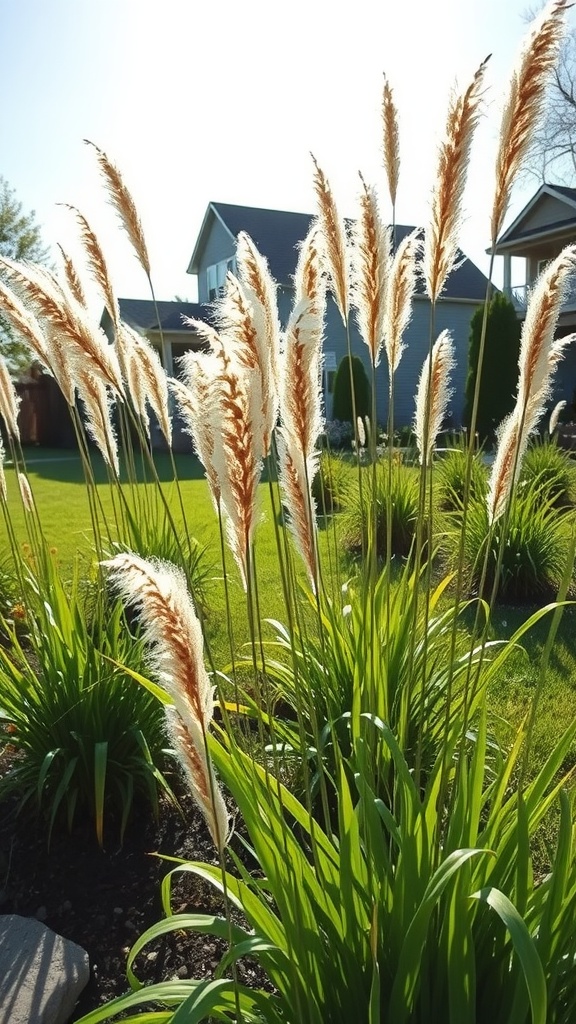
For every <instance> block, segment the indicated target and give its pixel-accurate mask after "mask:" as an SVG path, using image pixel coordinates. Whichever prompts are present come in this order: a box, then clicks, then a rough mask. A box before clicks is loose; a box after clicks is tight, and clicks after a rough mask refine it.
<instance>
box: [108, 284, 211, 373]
mask: <svg viewBox="0 0 576 1024" xmlns="http://www.w3.org/2000/svg"><path fill="white" fill-rule="evenodd" d="M118 305H119V306H120V317H121V319H122V320H123V321H124V322H125V323H127V324H128V326H129V327H132V328H133V329H134V330H135V331H137V332H138V333H139V334H143V335H144V336H145V337H146V338H147V339H148V341H149V342H150V343H151V344H152V345H154V348H156V349H157V350H158V352H159V354H160V357H161V359H162V365H163V366H164V369H165V370H166V371H167V372H168V373H169V374H175V373H177V370H178V358H179V357H180V356H183V355H184V353H185V352H189V351H190V350H191V349H192V350H197V349H199V348H201V347H202V346H201V345H200V343H199V342H198V340H197V338H196V336H195V334H194V332H193V331H191V330H190V328H189V327H187V326H186V324H185V323H184V321H183V317H190V319H193V320H209V318H210V310H209V309H208V308H207V307H206V306H203V305H201V304H200V303H198V302H177V301H176V302H156V303H154V302H153V301H152V299H119V300H118ZM101 324H102V327H103V328H104V330H105V331H106V334H107V335H108V337H109V338H112V334H113V331H112V321H111V319H110V316H109V314H108V312H107V311H105V312H104V314H103V316H102V320H101Z"/></svg>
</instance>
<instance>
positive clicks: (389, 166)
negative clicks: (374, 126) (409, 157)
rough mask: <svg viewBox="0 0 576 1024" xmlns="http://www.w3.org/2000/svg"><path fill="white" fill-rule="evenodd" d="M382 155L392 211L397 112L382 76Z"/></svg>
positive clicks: (397, 147) (396, 174) (396, 175)
mask: <svg viewBox="0 0 576 1024" xmlns="http://www.w3.org/2000/svg"><path fill="white" fill-rule="evenodd" d="M382 154H383V157H384V170H385V171H386V179H387V181H388V192H389V193H390V202H391V203H392V209H394V207H395V206H396V195H397V192H398V180H399V178H400V132H399V130H398V111H397V109H396V104H395V103H394V93H393V90H392V89H391V88H390V83H389V81H388V79H387V78H386V75H384V89H383V91H382Z"/></svg>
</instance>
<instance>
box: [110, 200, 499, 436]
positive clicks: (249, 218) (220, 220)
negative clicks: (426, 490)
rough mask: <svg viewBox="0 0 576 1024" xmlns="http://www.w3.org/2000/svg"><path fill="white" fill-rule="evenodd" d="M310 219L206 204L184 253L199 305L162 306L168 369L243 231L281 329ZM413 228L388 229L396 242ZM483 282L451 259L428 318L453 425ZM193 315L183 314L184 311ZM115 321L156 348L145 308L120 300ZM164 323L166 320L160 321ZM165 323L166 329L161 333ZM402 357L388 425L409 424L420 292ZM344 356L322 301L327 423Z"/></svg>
mask: <svg viewBox="0 0 576 1024" xmlns="http://www.w3.org/2000/svg"><path fill="white" fill-rule="evenodd" d="M312 220H313V218H312V216H311V215H310V214H304V213H287V212H285V211H281V210H263V209H258V208H254V207H248V206H234V205H230V204H227V203H210V204H209V205H208V208H207V210H206V214H205V216H204V220H203V222H202V226H201V228H200V232H199V235H198V239H197V241H196V245H195V247H194V251H193V253H192V257H191V260H190V264H189V266H188V273H190V274H195V275H196V276H197V278H198V298H199V305H195V304H191V303H188V304H178V303H176V302H174V303H167V302H162V303H159V306H160V307H161V317H160V319H161V321H162V325H163V335H164V343H163V361H164V365H165V366H166V367H167V368H170V367H172V366H173V364H174V361H175V357H176V355H177V354H179V353H180V352H181V351H183V350H184V348H185V346H186V345H188V347H193V346H194V340H193V339H194V335H193V333H191V332H190V330H189V329H188V328H185V329H184V330H183V331H178V330H177V329H176V328H177V325H178V320H179V318H180V314H181V313H184V314H185V315H187V316H194V317H197V318H199V319H205V318H206V317H209V304H210V303H211V302H212V301H213V300H214V299H215V298H216V297H217V296H218V295H219V294H220V292H221V289H222V288H223V286H224V282H225V280H226V274H227V272H228V271H229V270H230V271H232V272H234V271H235V269H236V265H235V246H236V237H237V235H238V234H239V232H240V231H246V232H247V233H248V234H249V235H250V237H251V238H252V239H253V240H254V242H255V243H256V245H257V247H258V249H259V250H260V252H261V253H262V254H263V255H264V256H265V257H266V259H267V260H268V264H269V267H270V271H271V273H272V276H273V277H274V279H275V280H276V282H277V283H278V309H279V315H280V321H281V323H282V325H285V324H286V321H287V319H288V316H289V313H290V310H291V307H292V302H293V283H292V281H293V275H294V271H295V269H296V262H297V258H298V246H299V243H301V242H302V241H303V239H304V238H305V237H306V235H307V233H308V230H309V228H310V225H311V223H312ZM412 230H413V229H412V228H410V227H407V226H399V225H398V226H396V229H395V232H396V242H398V241H400V240H401V238H403V237H404V235H406V234H407V233H409V232H410V231H412ZM486 286H487V280H486V278H485V276H484V274H482V273H481V271H480V270H479V269H478V268H477V267H476V266H475V265H474V264H473V263H471V261H470V260H469V259H467V257H466V256H464V255H463V254H462V253H459V260H458V266H457V269H456V270H455V271H454V272H453V274H452V275H451V276H450V278H449V280H448V283H447V286H446V289H445V292H444V294H443V295H442V298H441V299H440V300H439V301H438V304H437V308H436V317H435V335H436V336H437V335H438V334H439V333H440V332H441V331H442V330H444V329H445V328H447V329H449V330H450V331H451V333H452V337H453V340H454V344H455V349H456V359H457V367H456V370H455V371H454V374H453V379H452V386H453V388H454V395H453V398H452V402H451V419H452V422H453V423H454V424H455V425H456V424H460V422H461V417H462V408H463V404H464V386H465V381H466V375H467V368H468V365H467V364H468V341H469V333H470V320H471V318H472V316H473V314H474V312H475V310H476V309H477V308H478V307H479V305H481V303H482V302H483V301H484V298H485V294H486ZM191 308H192V309H193V310H194V311H193V312H189V310H190V309H191ZM120 309H121V313H122V316H123V317H125V318H126V319H128V321H129V322H130V323H131V324H132V325H133V326H134V327H136V329H138V330H141V331H142V332H143V333H145V334H146V335H147V337H148V338H149V339H150V340H151V341H152V342H153V344H155V345H156V346H157V347H158V348H159V349H160V348H162V346H161V344H160V340H159V331H158V323H157V317H155V315H154V314H153V310H152V303H150V302H142V303H141V302H138V301H137V300H128V299H122V300H120ZM164 317H166V320H164ZM168 324H169V325H170V328H168ZM404 342H405V344H406V351H405V352H404V355H403V357H402V360H401V362H400V366H399V368H398V371H397V374H396V383H395V423H396V426H402V425H406V424H409V423H411V422H412V420H413V417H414V394H415V391H416V387H417V383H418V377H419V375H420V370H421V367H422V363H423V361H424V359H425V357H426V355H427V353H428V348H429V343H430V302H429V301H428V299H427V298H426V296H425V295H424V294H423V288H421V289H420V292H419V294H417V296H416V298H415V302H414V312H413V316H412V322H411V324H410V326H409V328H408V330H407V331H406V334H405V337H404ZM351 344H352V349H353V351H354V353H356V354H358V355H360V356H361V357H362V358H363V360H364V363H365V365H366V368H367V370H369V359H368V350H367V348H366V345H364V343H363V342H362V340H361V338H360V336H359V334H358V332H357V330H356V326H355V324H354V323H352V326H351ZM346 352H347V341H346V331H345V328H344V325H343V324H342V320H341V318H340V314H339V313H338V310H337V308H336V306H335V304H334V302H333V301H332V299H331V298H330V299H329V302H328V308H327V316H326V325H325V334H324V397H325V404H326V414H327V417H328V418H330V413H331V391H332V382H333V378H334V373H335V371H336V368H337V366H338V364H339V362H340V360H341V359H342V357H343V356H344V355H345V354H346ZM385 364H386V360H385V356H384V355H383V356H382V361H381V365H380V366H379V368H378V371H377V374H378V376H377V408H378V419H379V421H380V423H381V424H385V423H386V419H387V412H388V409H387V406H388V380H387V372H386V365H385Z"/></svg>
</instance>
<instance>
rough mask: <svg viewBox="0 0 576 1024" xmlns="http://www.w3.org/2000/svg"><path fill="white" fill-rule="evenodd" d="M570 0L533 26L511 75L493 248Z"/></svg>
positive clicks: (552, 6) (551, 6)
mask: <svg viewBox="0 0 576 1024" xmlns="http://www.w3.org/2000/svg"><path fill="white" fill-rule="evenodd" d="M569 7H570V3H569V2H568V0H550V2H549V3H547V4H546V6H545V8H544V9H543V11H542V12H541V14H540V15H539V17H538V18H537V19H536V21H535V22H534V25H533V27H532V29H531V31H530V33H529V35H528V37H527V38H526V40H525V42H524V44H523V46H522V50H521V53H520V57H519V59H518V62H517V64H516V66H515V68H514V71H513V73H512V78H511V81H510V86H509V90H508V96H507V99H506V103H505V106H504V110H503V113H502V122H501V126H500V141H499V146H498V154H497V157H496V188H495V195H494V204H493V207H492V216H491V221H490V231H491V241H492V244H493V245H494V244H495V243H496V239H497V238H498V235H499V234H500V231H501V230H502V224H503V223H504V218H505V216H506V211H507V209H508V204H509V202H510V194H511V192H512V185H513V183H514V178H515V176H516V174H517V172H518V170H519V169H520V166H521V164H522V162H523V160H524V158H525V156H526V154H527V152H528V149H529V147H530V143H531V141H532V132H533V129H534V127H535V126H536V124H537V122H538V118H539V116H540V115H541V113H542V110H543V108H544V102H545V98H546V87H547V85H548V82H549V79H550V74H551V72H552V71H553V69H554V66H555V63H556V59H557V56H558V50H559V47H560V43H561V41H562V36H563V33H564V14H565V12H566V11H567V10H568V8H569Z"/></svg>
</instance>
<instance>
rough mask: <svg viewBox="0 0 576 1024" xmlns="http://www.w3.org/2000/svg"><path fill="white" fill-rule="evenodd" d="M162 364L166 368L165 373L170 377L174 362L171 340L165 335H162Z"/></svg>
mask: <svg viewBox="0 0 576 1024" xmlns="http://www.w3.org/2000/svg"><path fill="white" fill-rule="evenodd" d="M162 366H163V367H164V369H165V370H166V373H167V374H169V376H170V377H171V376H172V375H173V373H174V363H173V361H172V342H171V341H169V340H168V339H167V338H166V335H164V336H163V337H162Z"/></svg>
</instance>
